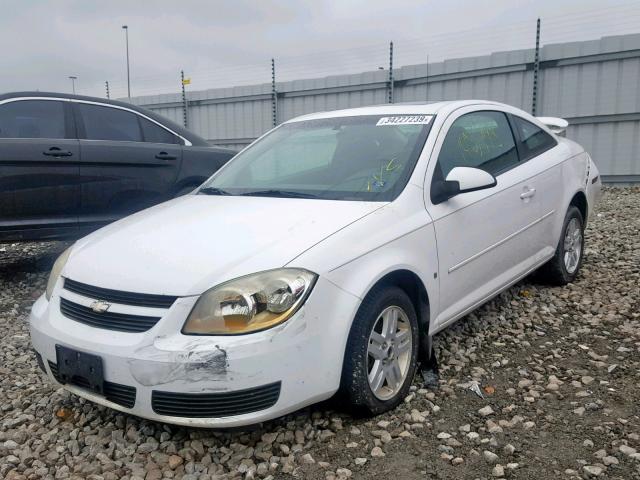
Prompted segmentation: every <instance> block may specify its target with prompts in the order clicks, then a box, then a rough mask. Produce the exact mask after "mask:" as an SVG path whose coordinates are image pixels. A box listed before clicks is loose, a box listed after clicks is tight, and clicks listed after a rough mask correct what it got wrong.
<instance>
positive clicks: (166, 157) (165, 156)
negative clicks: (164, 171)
mask: <svg viewBox="0 0 640 480" xmlns="http://www.w3.org/2000/svg"><path fill="white" fill-rule="evenodd" d="M156 158H157V159H158V160H175V159H176V158H177V157H176V156H175V155H169V154H168V153H167V152H160V153H158V154H157V155H156Z"/></svg>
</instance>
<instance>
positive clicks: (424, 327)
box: [363, 268, 431, 359]
mask: <svg viewBox="0 0 640 480" xmlns="http://www.w3.org/2000/svg"><path fill="white" fill-rule="evenodd" d="M381 286H395V287H398V288H400V289H401V290H403V291H404V292H405V293H406V294H407V295H408V296H409V299H410V300H411V303H412V304H413V307H414V308H415V311H416V315H417V317H418V325H419V327H420V331H419V335H420V352H419V354H418V358H421V359H428V358H429V357H430V355H431V336H430V335H429V326H430V320H431V308H430V307H431V303H430V299H429V293H428V292H427V288H426V286H425V284H424V282H423V281H422V279H421V278H420V276H419V275H418V274H417V273H415V272H414V271H412V270H409V269H407V268H398V269H396V270H392V271H390V272H387V273H385V274H384V275H382V276H381V277H380V278H378V279H377V280H376V281H375V282H374V283H373V284H372V285H371V286H370V287H369V289H368V290H367V293H366V294H365V295H364V296H363V299H364V298H366V297H367V295H369V294H370V293H371V292H372V291H373V290H375V289H376V288H378V287H381Z"/></svg>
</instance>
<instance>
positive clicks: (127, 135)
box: [78, 103, 142, 142]
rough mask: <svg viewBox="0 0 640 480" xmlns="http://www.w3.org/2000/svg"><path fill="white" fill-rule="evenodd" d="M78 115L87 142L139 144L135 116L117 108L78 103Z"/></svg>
mask: <svg viewBox="0 0 640 480" xmlns="http://www.w3.org/2000/svg"><path fill="white" fill-rule="evenodd" d="M78 108H79V109H80V115H81V116H82V121H83V123H84V130H85V135H86V138H87V139H88V140H114V141H124V142H141V141H142V132H141V131H140V125H139V123H138V118H137V115H135V114H133V113H131V112H128V111H126V110H121V109H119V108H112V107H101V106H98V105H90V104H87V103H79V104H78Z"/></svg>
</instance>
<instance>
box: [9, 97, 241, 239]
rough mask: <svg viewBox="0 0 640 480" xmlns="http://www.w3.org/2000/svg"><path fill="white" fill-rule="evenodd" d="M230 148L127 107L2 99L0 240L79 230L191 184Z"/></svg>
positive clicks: (87, 100)
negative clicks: (219, 145) (209, 141)
mask: <svg viewBox="0 0 640 480" xmlns="http://www.w3.org/2000/svg"><path fill="white" fill-rule="evenodd" d="M234 154H235V152H234V151H232V150H228V149H224V148H218V147H213V146H211V145H209V144H208V143H207V142H206V140H204V139H203V138H201V137H198V136H197V135H194V134H193V133H191V132H189V131H188V130H185V129H184V128H182V127H180V126H179V125H177V124H175V123H173V122H171V121H169V120H167V119H166V118H164V117H161V116H159V115H157V114H155V113H153V112H150V111H148V110H145V109H143V108H140V107H136V106H134V105H130V104H128V103H122V102H117V101H112V100H104V99H100V98H92V97H83V96H78V95H65V94H59V93H41V92H24V93H12V94H5V95H0V241H12V240H35V239H53V238H63V237H76V236H79V235H81V234H84V233H87V232H89V231H91V230H95V229H96V228H98V227H100V226H102V225H104V224H106V223H108V222H111V221H113V220H116V219H118V218H120V217H123V216H125V215H127V214H130V213H133V212H135V211H137V210H141V209H143V208H146V207H149V206H151V205H154V204H156V203H159V202H162V201H164V200H167V199H170V198H172V197H175V196H178V195H181V194H183V193H186V192H188V191H190V190H193V189H194V188H195V187H196V186H198V185H200V184H201V183H202V182H203V181H204V180H205V179H206V178H208V177H209V176H210V175H211V174H213V173H214V172H215V171H216V170H218V168H220V167H221V166H222V165H224V164H225V163H226V162H227V161H228V160H229V159H230V158H231V157H232V156H233V155H234Z"/></svg>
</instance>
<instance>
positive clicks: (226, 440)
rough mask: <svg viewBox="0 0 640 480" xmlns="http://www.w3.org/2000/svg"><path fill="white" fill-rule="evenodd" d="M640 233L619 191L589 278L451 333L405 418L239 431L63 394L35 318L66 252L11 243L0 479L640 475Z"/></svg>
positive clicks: (526, 294)
mask: <svg viewBox="0 0 640 480" xmlns="http://www.w3.org/2000/svg"><path fill="white" fill-rule="evenodd" d="M639 231H640V189H639V188H625V189H607V190H606V191H605V193H604V198H603V202H602V204H601V205H600V207H599V209H598V214H597V217H595V218H594V219H593V221H592V223H591V225H590V227H589V229H588V231H587V240H586V245H587V250H586V259H585V262H584V265H583V269H582V273H581V275H580V278H579V279H578V281H577V282H576V283H574V284H572V285H569V286H567V287H562V288H552V287H548V286H544V285H539V284H537V283H536V282H535V279H526V280H525V281H524V282H521V283H520V284H518V285H516V286H514V287H513V288H511V289H510V290H508V291H507V292H505V293H503V294H502V295H500V296H499V297H498V298H496V299H495V300H493V301H491V302H490V303H488V304H486V305H485V306H483V307H482V308H480V309H479V310H478V311H476V312H475V313H473V314H471V315H469V316H468V317H466V318H464V319H463V320H461V321H459V322H458V323H457V324H456V325H455V326H453V327H452V328H449V329H448V330H447V331H445V332H443V333H441V334H439V335H438V336H437V338H436V348H437V352H438V359H439V362H440V374H441V376H440V385H439V386H438V387H437V388H434V389H425V388H423V385H422V384H421V382H420V379H419V378H416V380H415V382H414V387H413V388H412V392H411V393H410V395H409V396H408V397H407V398H406V399H405V403H404V404H403V405H402V406H401V407H399V408H398V409H396V410H395V411H393V412H390V413H387V414H384V415H381V416H379V417H376V418H374V419H366V418H364V419H363V418H356V417H353V416H351V415H349V413H348V412H347V411H345V409H344V408H341V406H340V405H339V404H338V403H337V402H336V401H334V402H332V403H325V404H323V405H319V406H315V407H312V408H309V409H306V410H304V411H301V412H298V413H297V414H295V415H290V416H288V417H285V418H283V419H279V420H277V421H274V422H269V423H267V424H263V425H261V426H258V427H256V428H253V429H245V430H237V431H213V430H198V429H186V428H178V427H173V426H168V425H163V424H158V423H153V422H148V421H145V420H141V419H138V418H135V417H132V416H128V415H124V414H121V413H116V412H113V411H111V410H109V409H106V408H103V407H99V406H95V405H92V404H90V403H87V402H85V401H84V400H81V399H79V398H77V397H74V396H72V395H70V394H67V393H66V392H64V391H63V390H62V389H58V388H56V387H55V386H52V385H51V384H50V383H48V382H47V381H46V380H45V379H43V377H42V376H41V374H40V373H39V370H38V368H37V366H36V362H35V359H34V357H33V355H32V354H31V351H30V346H29V337H28V329H27V323H26V322H27V315H28V311H29V308H30V305H31V304H32V302H33V301H34V299H35V298H36V297H37V296H38V295H39V294H40V293H41V292H42V291H43V290H44V287H45V283H46V277H47V273H48V270H49V268H50V266H51V264H52V263H53V260H54V259H55V257H56V255H57V254H58V253H60V252H61V251H62V250H63V249H64V247H65V245H64V244H62V243H49V244H35V243H33V244H18V245H0V327H1V328H2V335H3V340H2V349H1V351H0V412H1V413H0V478H7V479H14V480H15V479H25V478H29V479H32V478H33V479H36V478H47V479H53V478H56V479H65V478H88V479H94V480H99V479H105V480H113V479H118V478H123V479H130V480H133V479H143V478H146V479H147V480H151V479H160V478H183V479H187V480H194V479H200V480H206V479H222V478H245V479H252V478H270V479H280V478H292V477H295V478H304V479H321V480H325V479H327V480H329V479H346V478H364V479H372V478H381V479H385V480H386V479H388V478H389V477H390V476H393V477H394V478H396V479H424V478H439V479H454V478H455V479H460V478H477V479H489V478H500V477H506V478H522V479H532V480H533V479H536V480H539V479H551V478H553V479H555V478H595V477H600V478H615V479H640V389H639V387H640V360H639V359H640V357H639V353H640V314H639V312H638V311H639V306H640V303H639V302H640V235H639ZM474 385H477V386H478V390H479V392H480V393H481V394H482V395H483V397H484V398H480V396H479V395H478V394H477V393H474V392H473V391H472V390H471V388H473V386H474Z"/></svg>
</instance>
